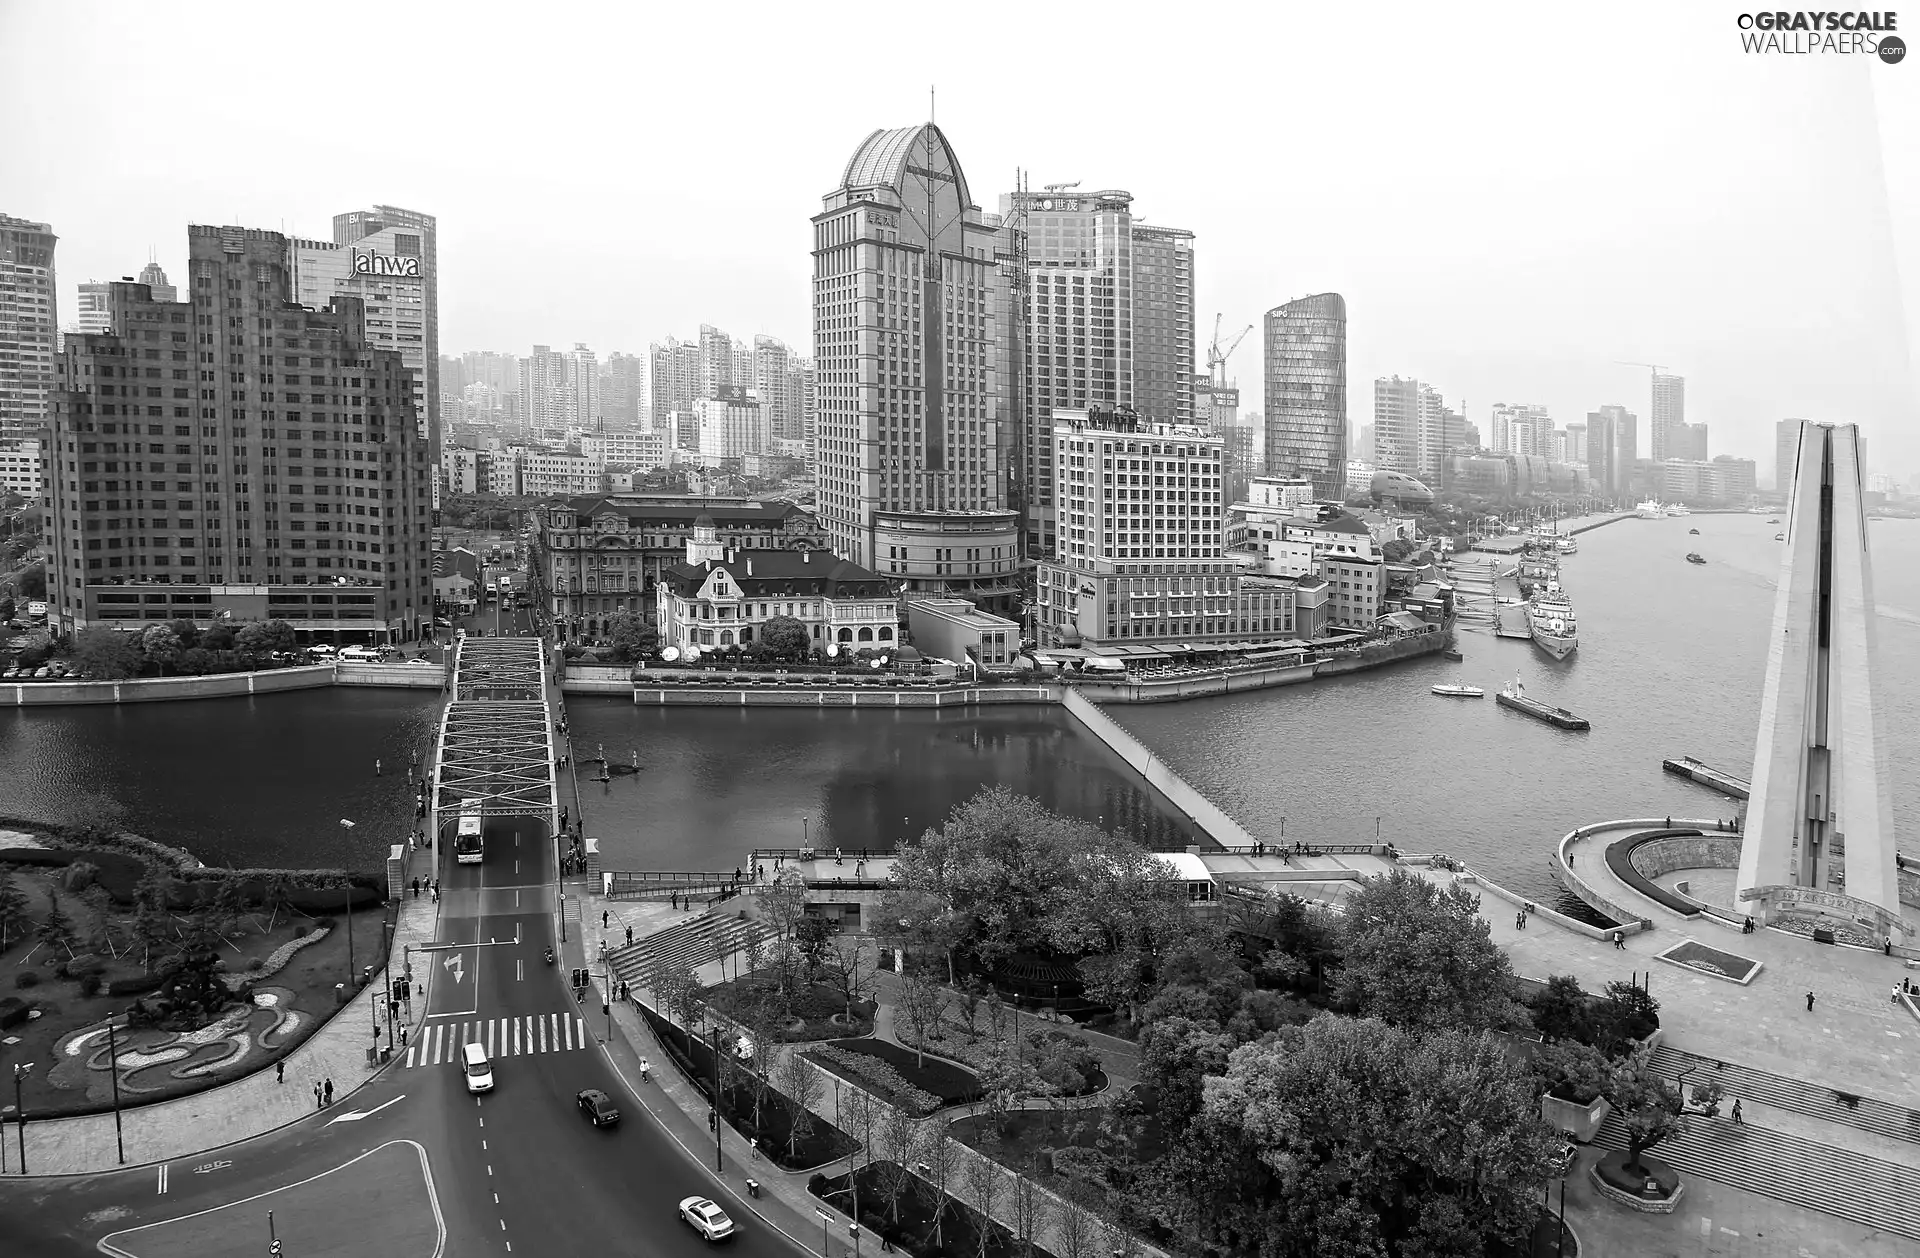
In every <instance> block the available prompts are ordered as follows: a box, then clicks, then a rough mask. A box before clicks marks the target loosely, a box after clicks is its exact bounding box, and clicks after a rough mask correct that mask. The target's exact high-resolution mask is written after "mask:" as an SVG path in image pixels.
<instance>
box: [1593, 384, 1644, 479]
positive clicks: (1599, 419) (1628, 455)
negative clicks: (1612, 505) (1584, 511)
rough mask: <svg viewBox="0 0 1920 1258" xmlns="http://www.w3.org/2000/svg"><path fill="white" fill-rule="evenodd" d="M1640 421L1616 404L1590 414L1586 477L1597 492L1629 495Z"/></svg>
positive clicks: (1636, 455)
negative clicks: (1636, 427)
mask: <svg viewBox="0 0 1920 1258" xmlns="http://www.w3.org/2000/svg"><path fill="white" fill-rule="evenodd" d="M1638 422H1639V421H1638V419H1637V418H1636V417H1635V416H1634V414H1633V412H1632V411H1629V410H1628V409H1627V408H1626V407H1624V406H1620V405H1617V404H1609V405H1606V406H1603V407H1601V408H1600V409H1599V410H1597V411H1588V412H1587V474H1588V475H1589V476H1591V477H1592V478H1593V483H1594V489H1595V491H1596V492H1598V493H1601V494H1608V495H1622V494H1626V493H1628V492H1630V490H1631V487H1632V482H1633V465H1634V462H1635V460H1636V459H1637V457H1638V451H1637V448H1636V446H1637V443H1636V441H1635V433H1634V429H1635V426H1636V425H1637V423H1638Z"/></svg>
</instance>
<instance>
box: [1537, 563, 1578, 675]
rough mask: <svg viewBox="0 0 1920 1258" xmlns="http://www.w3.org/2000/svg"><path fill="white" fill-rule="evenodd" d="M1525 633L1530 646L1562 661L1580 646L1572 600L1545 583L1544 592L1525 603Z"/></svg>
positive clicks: (1558, 586) (1554, 586) (1557, 583)
mask: <svg viewBox="0 0 1920 1258" xmlns="http://www.w3.org/2000/svg"><path fill="white" fill-rule="evenodd" d="M1527 630H1528V636H1529V637H1531V638H1532V639H1533V644H1534V645H1535V646H1537V647H1539V648H1540V649H1541V650H1542V651H1545V652H1546V653H1547V654H1548V655H1551V656H1552V657H1553V658H1554V659H1556V660H1564V659H1566V658H1567V657H1568V656H1569V655H1572V654H1573V653H1574V652H1575V651H1576V650H1578V649H1579V647H1580V632H1579V628H1578V626H1577V624H1576V622H1575V621H1574V618H1573V600H1572V599H1570V598H1568V597H1567V594H1566V591H1564V590H1562V589H1561V588H1560V585H1559V582H1557V581H1556V582H1549V583H1548V586H1547V588H1546V590H1544V591H1543V592H1541V593H1539V594H1536V595H1534V596H1533V600H1532V601H1531V602H1530V603H1528V604H1527Z"/></svg>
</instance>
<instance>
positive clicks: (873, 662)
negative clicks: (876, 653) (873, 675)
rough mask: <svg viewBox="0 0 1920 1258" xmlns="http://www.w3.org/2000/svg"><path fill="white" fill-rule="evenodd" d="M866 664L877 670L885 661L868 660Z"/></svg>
mask: <svg viewBox="0 0 1920 1258" xmlns="http://www.w3.org/2000/svg"><path fill="white" fill-rule="evenodd" d="M867 662H868V663H869V664H871V665H872V666H873V667H875V668H879V667H880V666H881V665H882V664H885V663H886V661H885V660H869V661H867Z"/></svg>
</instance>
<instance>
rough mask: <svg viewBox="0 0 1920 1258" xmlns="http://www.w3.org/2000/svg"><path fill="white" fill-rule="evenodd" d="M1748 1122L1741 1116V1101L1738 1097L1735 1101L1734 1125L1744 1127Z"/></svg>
mask: <svg viewBox="0 0 1920 1258" xmlns="http://www.w3.org/2000/svg"><path fill="white" fill-rule="evenodd" d="M1746 1123H1747V1120H1746V1119H1744V1118H1742V1117H1740V1102H1739V1100H1738V1099H1737V1098H1736V1099H1735V1100H1734V1102H1733V1125H1734V1126H1736V1127H1744V1126H1746Z"/></svg>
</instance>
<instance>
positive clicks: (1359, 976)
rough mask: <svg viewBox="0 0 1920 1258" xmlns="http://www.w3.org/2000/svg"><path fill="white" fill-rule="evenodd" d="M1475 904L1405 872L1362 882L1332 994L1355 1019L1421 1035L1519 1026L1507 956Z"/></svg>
mask: <svg viewBox="0 0 1920 1258" xmlns="http://www.w3.org/2000/svg"><path fill="white" fill-rule="evenodd" d="M1476 908H1477V905H1476V903H1475V900H1474V897H1473V896H1471V895H1469V894H1468V893H1467V891H1466V889H1465V888H1463V887H1461V886H1459V885H1458V884H1455V885H1453V886H1450V887H1447V888H1445V889H1442V888H1440V887H1437V886H1435V885H1434V884H1433V883H1431V882H1428V881H1427V880H1426V879H1424V878H1422V877H1420V876H1418V875H1417V874H1412V873H1409V872H1407V871H1406V870H1404V869H1395V870H1392V871H1391V872H1389V873H1386V874H1383V875H1381V876H1380V877H1377V878H1368V879H1366V880H1365V881H1363V882H1362V883H1361V884H1360V890H1359V891H1358V892H1357V893H1356V894H1354V895H1353V896H1351V897H1349V898H1348V900H1347V906H1346V914H1345V917H1344V931H1343V934H1344V936H1345V938H1344V943H1345V955H1344V961H1343V964H1342V966H1341V969H1340V981H1339V988H1338V993H1339V997H1340V1000H1341V1003H1342V1004H1343V1006H1344V1007H1345V1008H1347V1009H1348V1010H1350V1011H1352V1012H1353V1013H1354V1014H1356V1015H1357V1016H1360V1017H1366V1018H1379V1019H1380V1020H1381V1021H1383V1022H1386V1023H1389V1024H1391V1025H1394V1026H1405V1027H1414V1028H1418V1029H1422V1030H1452V1029H1465V1030H1476V1031H1477V1030H1495V1029H1505V1028H1507V1027H1510V1026H1514V1025H1521V1024H1523V1022H1524V1018H1525V1013H1524V1011H1523V1010H1522V1009H1521V1008H1520V1006H1519V1004H1518V1002H1517V1001H1515V1000H1514V998H1513V995H1512V986H1513V982H1512V976H1513V972H1512V968H1511V966H1510V965H1509V963H1508V960H1507V955H1506V953H1504V952H1501V951H1500V950H1499V949H1498V948H1496V947H1494V946H1493V940H1492V938H1491V937H1490V935H1489V933H1488V927H1487V923H1486V922H1484V921H1482V920H1481V919H1480V917H1479V915H1478V913H1477V912H1476Z"/></svg>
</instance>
